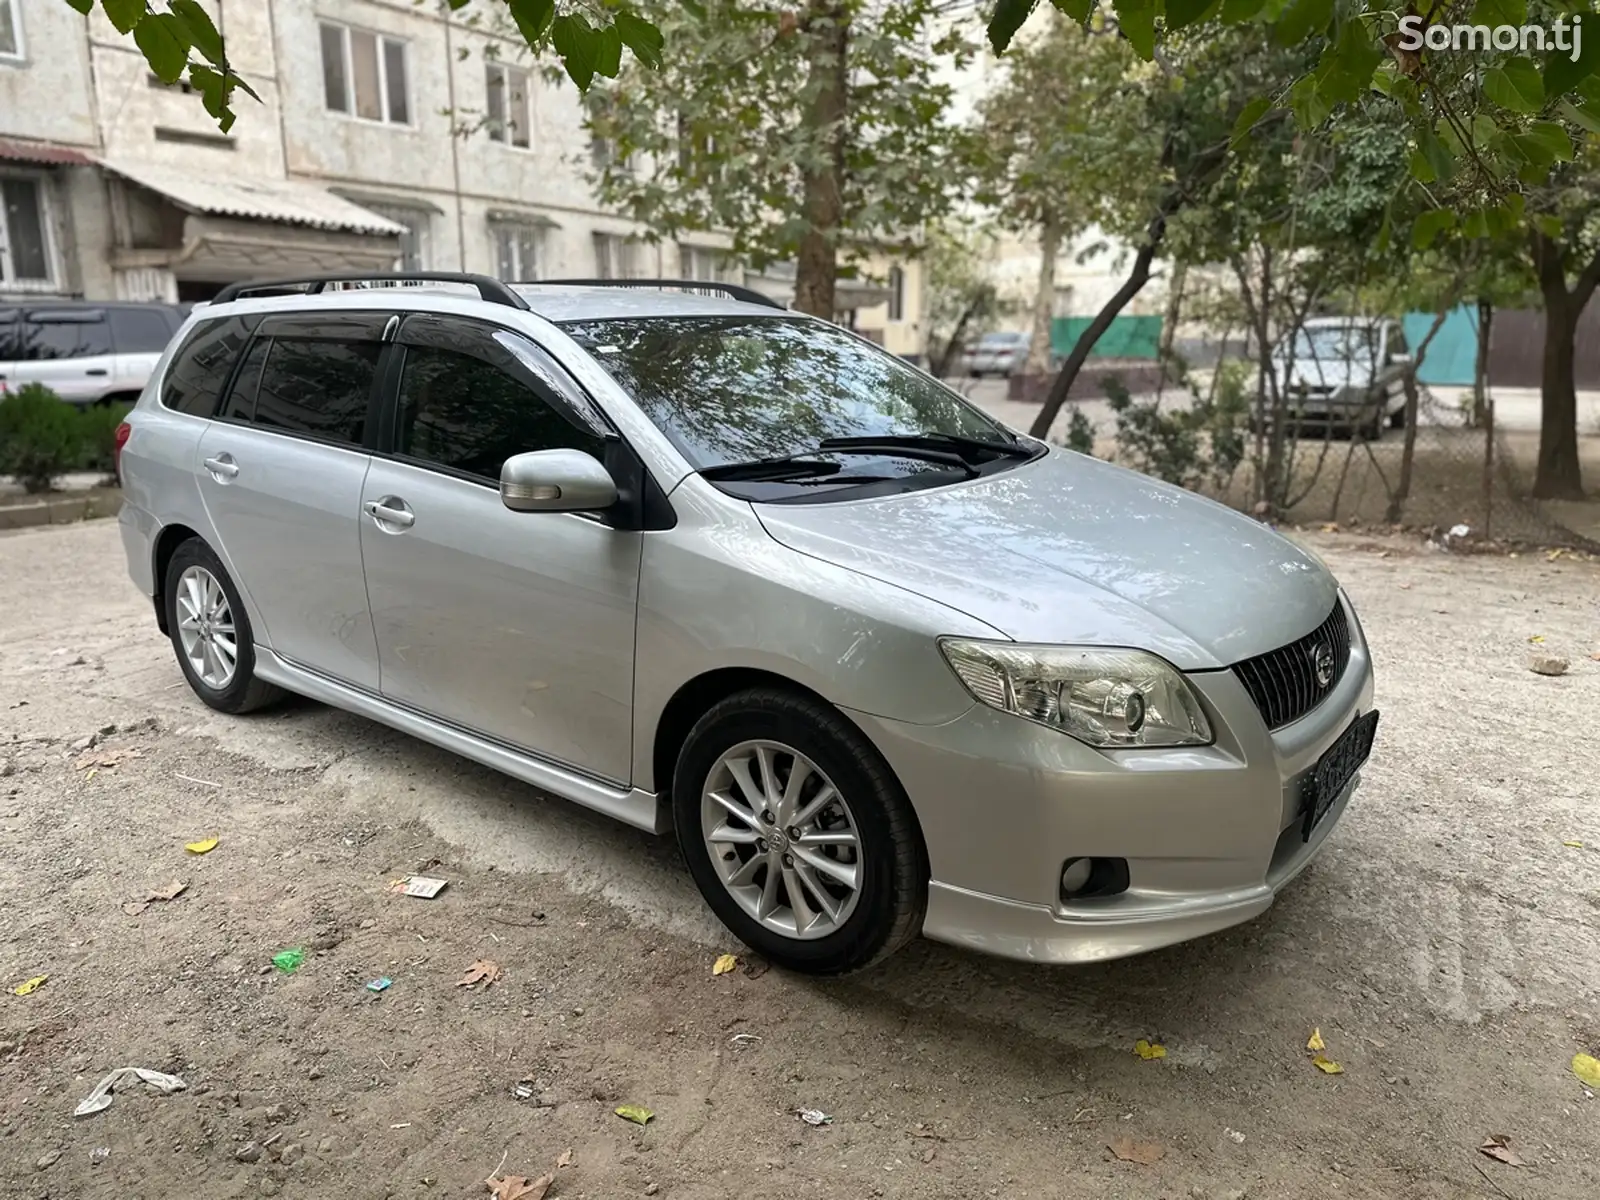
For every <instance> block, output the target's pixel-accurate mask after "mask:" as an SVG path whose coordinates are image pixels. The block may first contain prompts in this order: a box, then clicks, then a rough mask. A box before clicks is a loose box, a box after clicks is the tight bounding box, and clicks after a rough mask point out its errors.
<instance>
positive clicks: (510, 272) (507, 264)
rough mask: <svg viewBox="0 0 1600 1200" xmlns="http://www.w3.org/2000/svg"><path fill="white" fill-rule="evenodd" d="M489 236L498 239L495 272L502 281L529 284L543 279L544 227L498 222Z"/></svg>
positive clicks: (492, 225)
mask: <svg viewBox="0 0 1600 1200" xmlns="http://www.w3.org/2000/svg"><path fill="white" fill-rule="evenodd" d="M489 232H490V234H491V235H492V236H493V238H494V259H495V269H496V270H497V271H498V272H499V275H500V278H501V279H504V280H506V281H508V282H512V283H527V282H530V281H532V280H535V279H537V278H539V258H540V255H539V250H540V246H541V244H542V243H543V241H544V227H543V226H541V225H534V224H532V223H531V222H526V221H494V222H491V223H490V225H489Z"/></svg>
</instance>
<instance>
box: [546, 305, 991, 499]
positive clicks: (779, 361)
mask: <svg viewBox="0 0 1600 1200" xmlns="http://www.w3.org/2000/svg"><path fill="white" fill-rule="evenodd" d="M563 328H564V329H565V330H566V332H567V333H568V334H570V335H571V336H572V337H573V338H574V339H575V340H576V341H577V342H578V343H579V344H580V345H582V346H583V347H584V348H585V349H586V350H588V351H589V352H590V353H591V354H593V355H594V357H595V360H596V361H597V362H599V363H600V365H601V366H602V367H604V368H605V369H606V371H607V373H609V374H610V376H611V377H612V378H613V379H615V380H616V381H617V383H618V384H620V385H621V386H622V388H623V389H624V390H625V391H627V392H628V393H629V394H630V395H631V396H632V397H633V399H634V401H635V402H636V403H637V404H638V405H639V406H640V408H642V409H643V410H644V411H645V413H646V414H647V415H648V416H649V417H650V419H651V420H652V421H654V422H655V423H656V425H657V426H658V427H659V428H660V429H661V431H662V432H663V433H665V434H666V435H667V437H668V438H670V439H671V440H672V443H673V445H675V446H677V448H678V449H679V450H680V451H681V452H682V453H683V455H684V457H685V458H687V459H688V460H689V462H690V463H691V464H692V465H693V466H694V468H695V469H696V470H699V471H705V470H708V469H713V468H718V467H726V466H729V465H731V464H734V463H750V462H756V461H763V460H771V459H778V458H788V457H797V456H804V457H807V458H809V457H811V456H812V455H814V454H816V452H817V451H818V450H819V448H820V447H821V446H822V443H823V442H824V441H825V440H828V439H838V438H883V437H888V438H894V437H900V438H904V437H908V436H912V435H924V436H927V435H932V436H933V437H935V438H937V437H947V438H967V439H977V440H981V441H985V442H1000V443H1005V444H1007V445H1008V446H1010V445H1014V444H1015V443H1016V438H1015V436H1014V435H1013V434H1011V433H1010V432H1009V431H1008V430H1006V429H1005V428H1004V427H1003V426H1001V425H999V424H997V423H996V422H995V421H993V420H991V419H990V418H989V417H987V416H985V415H984V414H983V413H982V412H981V411H979V410H978V409H976V408H974V407H972V406H971V405H970V404H968V403H967V402H966V401H965V400H963V399H962V398H961V397H960V396H958V395H957V394H956V393H955V392H953V391H951V390H950V389H949V388H947V387H945V386H944V385H943V384H941V383H939V382H938V381H936V380H934V379H933V378H931V377H930V376H928V375H925V374H924V373H923V372H921V371H919V370H917V369H916V368H914V367H912V366H911V365H910V364H908V363H906V362H904V361H903V360H902V359H900V358H897V357H896V356H894V355H892V354H889V353H887V352H885V351H883V350H879V349H878V348H877V347H875V346H872V345H870V344H868V343H866V342H864V341H862V340H861V339H860V338H857V337H855V336H853V335H851V334H849V333H846V332H845V331H844V330H842V329H839V328H837V327H836V326H832V325H826V324H823V323H821V322H817V321H810V320H796V319H790V318H781V317H741V316H727V317H703V316H695V317H638V318H626V319H606V320H598V321H585V322H574V323H570V324H565V325H564V326H563ZM821 457H828V455H827V454H824V455H822V456H821ZM870 465H871V467H872V470H873V473H874V475H875V476H882V475H883V474H884V473H885V471H886V470H888V471H890V472H891V473H892V474H894V475H897V476H898V475H904V474H907V473H915V472H918V471H921V470H924V469H926V468H927V467H928V466H929V463H927V462H926V461H920V462H919V460H914V459H913V460H896V461H895V462H894V463H892V464H889V465H887V466H886V464H885V463H881V462H873V463H871V464H870ZM849 466H850V468H851V469H859V468H861V467H862V466H863V462H862V460H861V458H860V457H858V456H852V457H851V461H850V463H849ZM843 481H844V480H843V479H841V480H840V482H843Z"/></svg>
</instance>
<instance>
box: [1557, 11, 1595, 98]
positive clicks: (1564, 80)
mask: <svg viewBox="0 0 1600 1200" xmlns="http://www.w3.org/2000/svg"><path fill="white" fill-rule="evenodd" d="M1590 19H1591V20H1593V16H1592V15H1591V17H1590ZM1585 32H1586V34H1587V36H1585V37H1580V38H1578V39H1577V40H1578V60H1577V61H1576V62H1574V61H1573V59H1572V51H1571V50H1562V49H1559V48H1557V49H1552V50H1551V51H1550V52H1549V54H1547V55H1546V56H1545V60H1544V94H1545V95H1546V96H1549V97H1551V98H1552V99H1554V98H1555V97H1556V96H1564V95H1566V94H1567V93H1568V92H1570V91H1572V90H1573V89H1574V88H1575V87H1577V86H1578V85H1579V84H1580V83H1583V82H1584V81H1585V80H1587V79H1592V78H1594V77H1595V75H1596V74H1597V73H1600V29H1589V30H1586V31H1585ZM1573 35H1574V30H1573V28H1572V23H1571V22H1570V21H1569V22H1568V23H1567V29H1566V39H1565V40H1566V43H1567V45H1568V46H1571V45H1572V42H1573ZM1550 37H1551V39H1552V40H1553V39H1554V32H1553V31H1551V34H1550Z"/></svg>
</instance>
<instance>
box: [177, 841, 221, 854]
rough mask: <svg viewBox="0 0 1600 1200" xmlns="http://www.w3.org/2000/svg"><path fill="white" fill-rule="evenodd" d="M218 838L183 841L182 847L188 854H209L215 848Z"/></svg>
mask: <svg viewBox="0 0 1600 1200" xmlns="http://www.w3.org/2000/svg"><path fill="white" fill-rule="evenodd" d="M221 840H222V839H220V838H206V839H205V840H204V841H199V842H188V843H185V845H184V847H183V848H184V849H185V850H187V851H188V852H189V853H190V854H210V853H211V852H212V851H213V850H215V849H216V848H217V843H218V842H220V841H221Z"/></svg>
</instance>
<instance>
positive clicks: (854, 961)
mask: <svg viewBox="0 0 1600 1200" xmlns="http://www.w3.org/2000/svg"><path fill="white" fill-rule="evenodd" d="M672 804H673V815H674V817H675V820H676V825H677V833H678V844H679V846H680V848H681V849H682V851H683V856H684V859H685V861H686V862H687V863H688V865H689V871H690V873H691V874H692V875H693V876H694V880H695V883H696V884H697V885H698V886H699V888H700V892H701V894H702V895H703V896H704V897H705V899H706V902H707V903H708V904H709V905H710V906H711V908H712V910H713V911H714V912H715V913H716V914H717V916H718V917H720V918H721V920H722V922H723V924H725V925H726V926H727V927H728V928H729V929H730V930H732V931H733V933H734V934H736V935H737V936H738V937H739V939H740V940H741V941H743V942H744V943H745V944H746V945H748V946H750V947H751V948H752V949H754V950H756V951H758V952H760V953H761V954H763V955H764V956H766V957H767V958H769V959H771V960H772V961H773V962H774V963H776V964H778V965H779V966H783V967H787V968H790V969H792V970H796V971H804V972H807V973H809V974H816V975H837V974H842V973H845V972H848V971H855V970H860V969H861V968H863V967H867V966H870V965H872V964H873V963H875V962H877V961H878V960H880V959H882V958H885V957H887V956H888V955H890V954H892V953H894V951H896V950H898V949H899V948H900V947H901V946H903V945H905V943H906V942H908V941H910V940H911V939H912V938H913V937H915V936H916V934H917V932H918V931H919V930H920V929H921V927H922V916H923V912H924V910H925V908H926V906H927V878H928V869H927V856H926V853H925V852H924V850H923V847H922V839H921V836H920V833H919V832H918V830H917V827H916V819H915V817H914V816H913V814H912V811H911V805H910V802H909V801H908V800H907V799H906V796H905V793H904V791H903V790H902V789H901V787H900V785H899V783H898V781H896V779H895V778H894V776H893V774H892V773H891V772H890V770H889V767H888V764H886V763H885V762H884V761H883V759H882V758H881V757H880V756H879V755H878V753H877V751H876V750H875V749H874V748H873V747H872V745H871V743H869V742H868V741H867V740H866V739H865V738H864V737H863V736H862V735H861V733H860V732H859V731H858V730H856V729H855V728H854V727H853V726H852V725H850V723H849V722H848V721H846V720H845V719H844V718H843V717H842V716H841V715H840V714H839V713H838V712H837V711H835V710H833V709H831V708H829V707H828V706H827V705H825V704H822V703H820V702H819V701H816V700H814V699H811V698H809V697H807V696H804V695H800V694H798V693H792V692H786V691H782V690H778V689H768V688H762V689H756V690H752V691H747V692H742V693H739V694H738V695H735V696H730V697H729V698H728V699H726V700H723V701H722V702H721V703H719V704H717V705H716V706H714V707H713V708H712V709H711V710H710V711H709V712H708V713H706V715H705V716H703V717H702V718H701V719H700V720H699V722H697V723H696V725H695V727H694V729H693V730H691V731H690V734H689V737H688V739H687V740H686V742H685V743H684V747H683V750H682V752H681V754H680V755H679V757H678V766H677V770H676V772H675V773H674V777H673V787H672Z"/></svg>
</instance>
